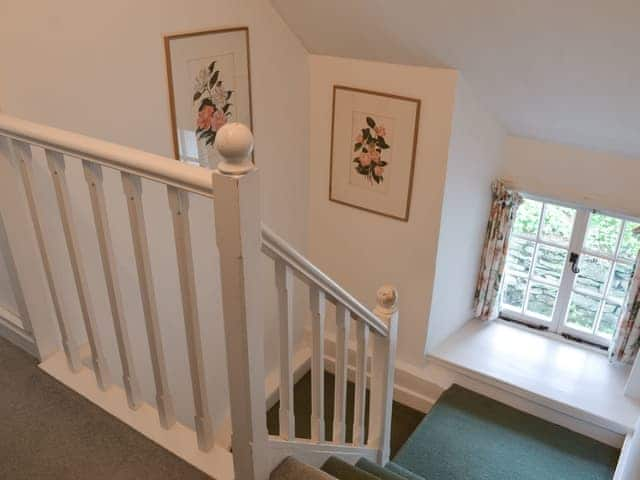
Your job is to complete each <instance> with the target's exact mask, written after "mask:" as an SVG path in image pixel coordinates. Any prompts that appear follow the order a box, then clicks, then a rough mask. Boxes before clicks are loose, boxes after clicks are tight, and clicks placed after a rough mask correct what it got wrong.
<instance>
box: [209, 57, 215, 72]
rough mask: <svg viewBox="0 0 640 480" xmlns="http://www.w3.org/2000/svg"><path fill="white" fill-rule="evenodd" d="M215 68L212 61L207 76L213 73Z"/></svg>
mask: <svg viewBox="0 0 640 480" xmlns="http://www.w3.org/2000/svg"><path fill="white" fill-rule="evenodd" d="M215 66H216V62H215V60H214V61H213V62H211V63H210V64H209V74H211V72H213V69H214V68H215Z"/></svg>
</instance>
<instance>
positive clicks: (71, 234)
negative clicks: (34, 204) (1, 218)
mask: <svg viewBox="0 0 640 480" xmlns="http://www.w3.org/2000/svg"><path fill="white" fill-rule="evenodd" d="M45 156H46V157H47V165H48V166H49V171H50V172H51V178H52V179H53V186H54V189H55V191H56V199H57V201H58V209H59V211H60V220H61V221H62V230H63V231H64V239H65V242H66V244H67V251H68V252H69V261H70V262H71V270H72V272H73V280H74V282H75V285H76V290H77V292H78V300H79V302H80V310H81V312H82V320H83V321H84V326H85V330H86V332H87V338H88V340H89V347H90V348H91V360H92V362H93V368H94V372H95V375H96V380H97V381H98V385H99V387H100V388H101V389H102V390H106V389H107V388H108V387H109V385H110V384H111V378H110V375H109V369H108V366H107V362H106V360H105V358H104V353H103V352H102V342H101V341H100V335H99V332H98V327H97V324H96V317H95V313H94V311H93V304H92V302H91V294H90V290H89V284H88V282H87V275H86V273H85V271H84V265H83V263H82V253H81V251H80V241H79V240H78V234H77V233H76V229H75V226H74V222H73V215H72V212H71V200H70V198H69V188H68V186H67V179H66V174H65V163H64V157H63V156H62V154H61V153H59V152H54V151H52V150H45Z"/></svg>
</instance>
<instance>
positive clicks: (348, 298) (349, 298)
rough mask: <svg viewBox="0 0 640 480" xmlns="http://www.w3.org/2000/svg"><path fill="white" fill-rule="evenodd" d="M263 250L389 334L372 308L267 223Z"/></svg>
mask: <svg viewBox="0 0 640 480" xmlns="http://www.w3.org/2000/svg"><path fill="white" fill-rule="evenodd" d="M262 250H263V251H264V253H265V254H267V255H269V256H270V257H272V258H274V259H278V258H281V259H282V260H284V261H285V262H286V263H287V265H289V266H290V267H291V268H292V269H293V270H294V271H295V272H297V273H298V274H299V275H300V277H301V278H302V279H303V280H305V281H306V282H307V283H308V284H310V285H317V286H319V287H320V288H321V289H323V290H324V291H325V292H326V293H327V295H329V296H330V297H332V298H334V299H335V301H336V302H337V303H341V304H343V305H345V306H346V307H347V308H348V309H349V310H351V311H352V312H353V314H354V315H356V316H357V317H358V318H360V319H361V320H363V321H365V322H366V323H367V324H368V325H369V327H370V328H371V330H372V331H374V332H376V333H377V334H379V335H382V336H386V335H387V327H386V325H385V324H384V323H382V322H381V321H380V319H379V318H378V317H376V316H375V315H374V314H373V312H372V311H371V310H370V309H368V308H367V307H365V306H364V305H363V304H362V303H361V302H359V301H358V300H356V299H355V297H353V295H351V294H350V293H349V292H347V291H346V290H345V289H344V288H342V287H341V286H340V285H338V284H337V283H336V282H335V281H334V280H333V279H331V278H330V277H329V276H327V274H325V273H324V272H323V271H322V270H320V269H319V268H318V267H316V266H315V265H314V264H313V263H311V262H310V261H309V260H308V259H307V258H305V257H304V256H303V255H302V254H300V253H299V252H298V251H297V250H296V249H295V248H293V247H292V246H291V245H290V244H289V243H287V242H286V241H285V240H283V239H282V238H280V237H279V236H278V235H276V234H275V233H274V232H273V231H272V230H271V229H270V228H269V227H267V226H266V225H262Z"/></svg>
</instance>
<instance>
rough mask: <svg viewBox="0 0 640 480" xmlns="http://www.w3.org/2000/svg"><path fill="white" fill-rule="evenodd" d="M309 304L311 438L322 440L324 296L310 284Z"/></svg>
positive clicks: (324, 438)
mask: <svg viewBox="0 0 640 480" xmlns="http://www.w3.org/2000/svg"><path fill="white" fill-rule="evenodd" d="M309 303H310V306H311V315H312V316H311V336H312V344H313V346H312V352H311V440H314V441H316V442H324V441H325V440H326V437H325V425H324V320H325V310H326V298H325V294H324V292H323V291H322V290H320V289H319V288H318V287H316V286H312V287H311V289H310V292H309Z"/></svg>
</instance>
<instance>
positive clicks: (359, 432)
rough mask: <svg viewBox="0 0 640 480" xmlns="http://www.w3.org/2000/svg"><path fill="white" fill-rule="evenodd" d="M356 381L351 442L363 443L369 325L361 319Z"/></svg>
mask: <svg viewBox="0 0 640 480" xmlns="http://www.w3.org/2000/svg"><path fill="white" fill-rule="evenodd" d="M356 345H357V346H356V382H355V405H354V414H353V444H354V445H356V446H362V445H364V444H365V431H364V423H365V416H364V414H365V407H366V403H367V360H368V358H369V356H368V347H369V327H368V326H367V324H366V323H364V322H362V321H357V322H356Z"/></svg>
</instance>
